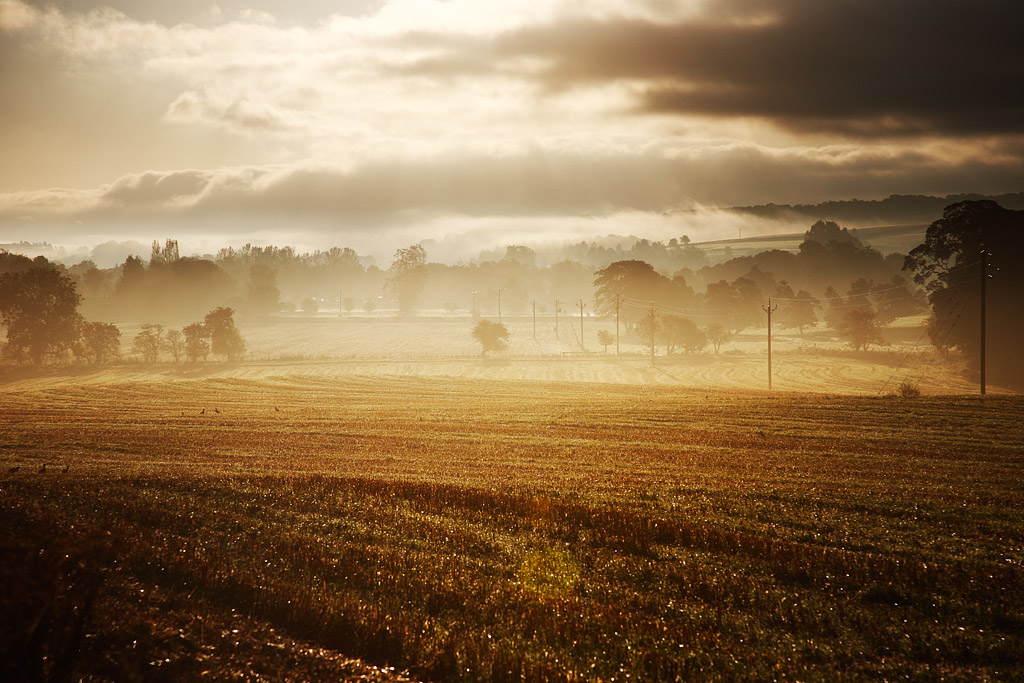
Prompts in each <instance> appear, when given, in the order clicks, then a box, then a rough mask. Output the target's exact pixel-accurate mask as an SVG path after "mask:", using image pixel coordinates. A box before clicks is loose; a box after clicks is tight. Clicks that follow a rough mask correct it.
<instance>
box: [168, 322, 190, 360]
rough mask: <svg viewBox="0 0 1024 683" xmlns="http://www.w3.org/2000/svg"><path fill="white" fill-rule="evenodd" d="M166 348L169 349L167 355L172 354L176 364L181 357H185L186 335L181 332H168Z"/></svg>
mask: <svg viewBox="0 0 1024 683" xmlns="http://www.w3.org/2000/svg"><path fill="white" fill-rule="evenodd" d="M164 348H165V349H167V353H169V354H171V358H173V359H174V362H175V363H177V362H178V361H180V360H181V357H182V356H183V355H185V335H184V334H182V332H181V330H167V334H166V335H165V336H164Z"/></svg>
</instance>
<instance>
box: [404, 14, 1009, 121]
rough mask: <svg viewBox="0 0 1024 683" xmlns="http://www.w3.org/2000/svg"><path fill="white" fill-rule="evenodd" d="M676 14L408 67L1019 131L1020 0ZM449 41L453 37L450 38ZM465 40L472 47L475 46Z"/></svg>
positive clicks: (776, 117) (716, 105) (804, 116)
mask: <svg viewBox="0 0 1024 683" xmlns="http://www.w3.org/2000/svg"><path fill="white" fill-rule="evenodd" d="M713 7H714V8H715V9H714V12H713V13H711V14H704V15H701V16H699V17H697V18H693V19H688V20H686V21H679V22H675V23H657V22H653V21H640V20H573V21H569V22H567V23H553V24H549V25H546V26H534V27H527V28H524V29H519V30H516V31H513V32H509V33H506V34H504V35H501V36H499V37H498V38H497V39H495V40H491V41H482V40H481V41H477V42H476V43H474V44H472V45H471V44H469V43H468V42H467V40H466V39H465V38H464V37H454V36H453V37H447V36H433V41H432V40H431V36H423V35H421V36H416V37H415V38H416V40H417V42H418V43H419V44H420V45H423V46H424V47H427V46H430V45H431V44H432V46H433V47H434V48H435V53H434V54H432V55H430V56H429V57H425V58H424V59H422V60H420V61H418V62H415V63H413V64H411V65H406V66H404V67H402V69H404V70H405V71H406V72H408V73H412V74H419V75H429V76H435V77H436V76H441V75H448V76H458V75H476V74H478V73H479V72H480V71H481V69H482V65H483V64H488V63H490V64H492V65H493V66H491V67H490V68H491V69H493V70H495V71H498V70H501V71H506V70H507V69H508V65H509V64H514V63H515V60H516V59H519V60H522V58H533V60H534V62H536V63H539V64H540V65H541V66H539V67H534V71H533V72H530V73H527V72H525V71H524V72H523V76H524V77H526V78H539V79H540V81H541V83H543V85H544V87H546V88H548V89H552V90H565V89H569V88H573V87H577V86H587V85H600V84H602V83H608V82H618V81H621V82H632V83H638V84H640V93H639V96H638V97H639V99H638V102H637V108H638V109H639V110H640V111H643V112H648V113H677V114H693V115H708V116H718V117H757V118H764V119H769V120H772V121H775V122H776V123H778V124H780V125H782V126H784V127H786V128H789V129H793V130H797V131H806V132H818V131H821V132H838V133H842V134H848V135H853V136H876V135H883V136H884V135H907V134H909V135H921V134H953V135H975V134H978V135H980V134H992V133H1019V132H1022V131H1024V40H1022V38H1021V27H1022V26H1024V5H1022V4H1020V3H1017V2H1005V1H1003V2H996V1H991V0H989V1H984V0H983V1H981V2H964V1H962V0H901V1H900V2H888V1H883V0H830V1H828V2H823V1H820V0H783V1H781V2H776V3H765V2H755V1H752V0H734V1H731V2H723V3H718V4H717V5H714V6H713ZM449 40H450V41H451V42H450V43H449V42H448V41H449ZM467 51H468V53H467Z"/></svg>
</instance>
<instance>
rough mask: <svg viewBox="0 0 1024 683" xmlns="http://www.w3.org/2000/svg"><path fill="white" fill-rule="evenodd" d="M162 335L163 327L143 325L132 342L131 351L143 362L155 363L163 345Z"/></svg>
mask: <svg viewBox="0 0 1024 683" xmlns="http://www.w3.org/2000/svg"><path fill="white" fill-rule="evenodd" d="M163 335H164V328H163V325H152V324H146V325H143V326H142V329H141V330H140V331H139V333H138V334H137V335H135V339H134V340H133V341H132V350H133V351H135V352H136V353H138V354H139V355H140V356H142V360H143V361H144V362H146V363H155V362H156V361H157V359H158V358H159V357H160V349H161V348H163V345H164V340H163Z"/></svg>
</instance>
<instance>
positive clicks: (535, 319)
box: [533, 299, 537, 341]
mask: <svg viewBox="0 0 1024 683" xmlns="http://www.w3.org/2000/svg"><path fill="white" fill-rule="evenodd" d="M533 341H537V300H536V299H533Z"/></svg>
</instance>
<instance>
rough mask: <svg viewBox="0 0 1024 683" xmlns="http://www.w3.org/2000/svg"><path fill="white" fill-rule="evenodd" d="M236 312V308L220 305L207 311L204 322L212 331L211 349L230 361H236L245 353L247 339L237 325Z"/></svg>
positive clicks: (215, 353) (210, 331)
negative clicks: (243, 337)
mask: <svg viewBox="0 0 1024 683" xmlns="http://www.w3.org/2000/svg"><path fill="white" fill-rule="evenodd" d="M234 314H235V311H234V309H231V308H226V307H224V306H220V307H218V308H216V309H214V310H212V311H210V312H209V313H207V314H206V318H205V320H204V322H203V324H204V325H205V326H206V329H207V330H209V333H210V350H211V351H212V352H213V353H214V355H217V356H224V357H225V358H226V359H227V360H229V361H236V360H238V359H239V358H241V357H242V355H243V354H244V353H245V340H244V339H242V333H241V332H239V331H238V328H237V327H235V318H234Z"/></svg>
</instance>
